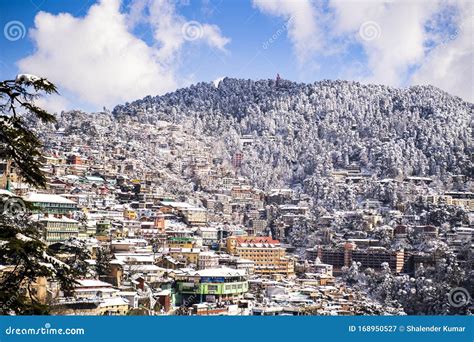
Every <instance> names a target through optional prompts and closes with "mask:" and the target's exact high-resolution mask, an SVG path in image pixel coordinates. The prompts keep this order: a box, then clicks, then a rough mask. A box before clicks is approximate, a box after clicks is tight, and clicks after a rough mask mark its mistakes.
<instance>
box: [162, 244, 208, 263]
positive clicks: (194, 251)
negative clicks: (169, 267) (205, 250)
mask: <svg viewBox="0 0 474 342" xmlns="http://www.w3.org/2000/svg"><path fill="white" fill-rule="evenodd" d="M199 253H201V249H200V248H170V249H169V252H168V254H169V255H170V256H171V257H173V258H174V259H176V260H179V259H182V258H185V259H186V263H187V264H194V265H197V264H198V261H199Z"/></svg>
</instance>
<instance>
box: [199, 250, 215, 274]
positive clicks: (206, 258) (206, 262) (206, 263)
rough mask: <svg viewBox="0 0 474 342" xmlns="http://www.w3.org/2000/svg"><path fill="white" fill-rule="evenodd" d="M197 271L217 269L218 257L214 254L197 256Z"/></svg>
mask: <svg viewBox="0 0 474 342" xmlns="http://www.w3.org/2000/svg"><path fill="white" fill-rule="evenodd" d="M197 266H198V269H199V270H205V269H207V268H217V267H218V266H219V256H218V255H217V254H216V253H214V252H201V253H199V256H198V264H197Z"/></svg>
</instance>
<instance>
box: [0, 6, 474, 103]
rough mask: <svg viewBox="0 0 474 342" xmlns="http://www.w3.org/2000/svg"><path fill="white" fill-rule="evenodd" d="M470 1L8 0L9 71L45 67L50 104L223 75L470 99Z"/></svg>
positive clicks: (5, 69)
mask: <svg viewBox="0 0 474 342" xmlns="http://www.w3.org/2000/svg"><path fill="white" fill-rule="evenodd" d="M472 18H473V13H472V4H471V3H470V2H469V1H462V0H446V1H427V0H420V1H403V0H402V1H396V0H385V1H384V0H380V1H377V0H367V1H354V0H342V1H341V0H325V1H311V0H292V1H285V0H240V1H232V0H227V1H226V0H215V1H214V0H188V1H184V0H182V1H170V0H127V1H120V0H102V1H92V0H89V1H86V0H69V1H60V0H16V1H8V0H0V29H2V30H1V32H0V78H1V79H10V78H13V77H14V76H15V75H16V74H17V73H31V74H36V75H38V76H45V77H48V79H50V80H51V81H53V82H54V83H55V84H57V85H58V86H59V89H60V92H61V96H57V97H55V98H50V99H43V100H42V101H43V102H42V103H41V104H42V105H44V106H45V107H47V108H48V109H50V110H53V111H60V110H62V109H71V108H78V109H84V110H97V109H101V108H102V107H103V106H106V107H108V108H111V107H113V106H114V105H115V104H117V103H121V102H125V101H130V100H133V99H135V98H139V97H143V96H146V95H149V94H150V95H156V94H162V93H165V92H168V91H172V90H174V89H176V88H179V87H183V86H187V85H189V84H192V83H195V82H199V81H213V80H215V79H218V78H220V77H223V76H229V77H237V78H251V79H262V78H274V77H275V75H276V74H277V73H279V74H280V75H281V76H282V77H283V78H285V79H290V80H294V81H299V82H314V81H318V80H321V79H348V80H357V81H361V82H366V83H380V84H388V85H392V86H401V87H405V86H409V85H412V84H432V85H435V86H438V87H440V88H442V89H444V90H446V91H448V92H450V93H451V94H454V95H458V96H461V97H462V98H464V99H465V100H468V101H471V102H472V101H473V98H474V96H473V79H472V78H473V69H472V58H473V45H472V41H473V28H472V25H473V22H472Z"/></svg>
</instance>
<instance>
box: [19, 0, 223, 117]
mask: <svg viewBox="0 0 474 342" xmlns="http://www.w3.org/2000/svg"><path fill="white" fill-rule="evenodd" d="M136 4H137V5H135V3H134V4H133V5H132V9H131V10H130V12H129V14H127V13H122V12H121V11H120V5H121V3H120V0H102V1H101V2H99V3H98V4H96V5H93V6H91V8H90V9H89V11H88V13H87V15H86V16H85V17H83V18H76V17H73V16H71V15H70V14H65V13H62V14H58V15H52V14H49V13H45V12H40V13H39V14H38V15H37V16H36V18H35V28H34V29H33V30H31V32H30V36H31V38H32V39H33V41H34V43H35V45H36V51H35V52H34V53H33V54H32V55H30V56H28V57H26V58H24V59H22V60H20V61H19V62H18V65H19V68H20V70H21V72H28V73H33V74H37V75H41V76H44V77H47V78H48V79H49V80H51V81H52V82H53V83H55V84H56V85H58V86H59V88H60V90H64V93H65V94H72V97H69V98H67V100H68V101H70V102H73V103H80V102H86V103H88V104H90V105H92V106H93V107H95V108H101V107H102V106H113V105H115V104H118V103H121V102H124V101H130V100H134V99H137V98H140V97H143V96H146V95H149V94H152V95H155V94H161V93H164V92H166V91H170V90H173V89H175V88H176V87H177V86H178V85H179V78H178V76H177V67H178V65H177V64H178V63H179V53H180V51H181V50H182V48H183V46H184V43H185V42H186V40H185V39H184V38H183V34H182V32H181V28H180V27H178V25H181V24H182V23H184V22H185V19H184V18H183V17H181V16H179V15H177V14H176V10H175V7H174V5H173V4H172V3H171V2H168V1H163V0H157V1H136ZM139 5H142V7H139ZM145 10H147V12H149V13H150V15H149V17H148V19H147V20H148V21H147V22H146V24H147V25H148V26H150V25H151V29H152V30H153V33H154V38H155V39H156V46H149V45H147V44H146V43H145V42H144V41H143V40H141V39H140V38H137V37H136V36H135V35H134V34H132V29H133V27H134V25H136V24H137V23H138V22H139V21H140V20H142V19H143V16H144V14H143V12H144V11H145ZM201 26H202V27H203V28H204V34H203V35H202V36H201V37H199V39H198V40H201V41H204V42H205V43H206V44H208V45H209V46H211V47H213V48H218V49H221V50H223V49H224V47H225V45H226V44H227V43H228V40H226V38H224V37H222V36H221V34H220V31H219V30H218V28H217V27H215V26H213V25H208V24H204V25H201ZM62 92H63V91H62ZM51 101H54V104H55V107H58V106H60V105H61V103H63V104H66V101H64V100H63V101H62V102H58V101H59V100H58V99H57V98H55V99H54V100H51Z"/></svg>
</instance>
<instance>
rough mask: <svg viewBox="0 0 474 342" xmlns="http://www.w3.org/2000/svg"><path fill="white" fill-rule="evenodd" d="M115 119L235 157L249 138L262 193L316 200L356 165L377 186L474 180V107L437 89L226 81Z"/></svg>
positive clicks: (142, 105) (252, 170)
mask: <svg viewBox="0 0 474 342" xmlns="http://www.w3.org/2000/svg"><path fill="white" fill-rule="evenodd" d="M113 113H114V114H115V115H116V116H119V117H120V116H124V115H125V116H132V117H135V118H136V119H137V120H139V121H146V122H150V123H153V122H155V121H157V120H167V121H172V122H174V123H181V124H184V123H186V124H190V125H192V126H193V127H196V128H197V129H198V130H199V131H201V132H202V133H203V134H206V135H212V136H215V137H221V138H222V140H223V141H224V142H225V144H226V147H227V150H228V151H229V153H230V155H232V154H233V153H235V152H237V151H238V150H240V149H241V144H240V143H239V142H240V137H242V136H243V135H251V137H252V138H253V139H254V141H253V145H252V148H250V149H248V151H246V152H245V153H244V159H243V166H242V173H243V174H244V175H246V176H249V177H250V178H251V179H252V180H253V181H254V182H255V184H257V185H258V186H260V187H262V188H264V189H265V188H269V187H275V186H284V185H290V186H293V187H296V188H298V187H303V188H304V190H305V191H309V192H310V193H314V192H317V191H319V190H318V189H315V188H317V187H318V186H319V187H320V185H318V184H317V183H318V181H317V179H318V178H319V177H321V176H327V175H328V174H329V173H330V172H332V171H333V170H334V169H339V168H344V167H348V166H349V165H358V166H360V167H361V168H362V169H363V170H364V171H366V172H368V173H371V174H373V175H376V176H378V177H393V178H396V177H403V176H411V175H416V176H432V177H433V178H435V179H440V180H442V181H443V182H445V181H446V180H448V179H449V176H450V175H452V174H464V175H472V173H473V163H472V159H470V158H471V157H470V156H471V155H472V152H473V147H472V126H471V116H472V113H473V105H472V104H470V103H467V102H465V101H463V100H462V99H460V98H458V97H453V96H451V95H449V94H447V93H445V92H443V91H441V90H439V89H437V88H434V87H430V86H416V87H410V88H408V89H395V88H390V87H387V86H381V85H362V84H359V83H356V82H345V81H321V82H316V83H314V84H299V83H294V82H289V81H284V80H280V81H274V80H261V81H251V80H236V79H229V78H226V79H224V80H223V81H222V82H220V83H219V85H218V87H216V86H215V85H214V84H213V83H199V84H197V85H194V86H191V87H189V88H185V89H180V90H177V91H176V92H174V93H170V94H166V95H164V96H157V97H150V96H148V97H146V98H144V99H142V100H137V101H135V102H133V103H130V104H125V105H120V106H117V107H116V108H115V109H114V111H113Z"/></svg>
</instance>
